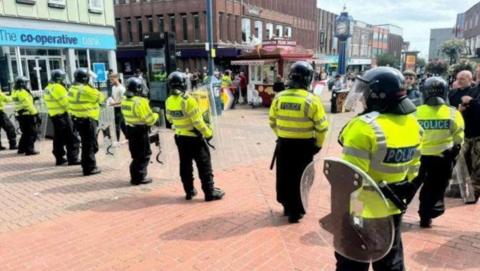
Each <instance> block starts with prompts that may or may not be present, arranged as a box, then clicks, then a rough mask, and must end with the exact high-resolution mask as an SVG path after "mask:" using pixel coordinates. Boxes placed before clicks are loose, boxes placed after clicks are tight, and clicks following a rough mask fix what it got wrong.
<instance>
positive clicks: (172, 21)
mask: <svg viewBox="0 0 480 271" xmlns="http://www.w3.org/2000/svg"><path fill="white" fill-rule="evenodd" d="M170 31H171V32H173V33H176V32H177V30H176V27H175V14H170Z"/></svg>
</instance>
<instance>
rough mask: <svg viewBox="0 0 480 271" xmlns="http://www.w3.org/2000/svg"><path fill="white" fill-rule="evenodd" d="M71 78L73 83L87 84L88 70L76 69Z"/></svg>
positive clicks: (88, 78)
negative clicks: (73, 80)
mask: <svg viewBox="0 0 480 271" xmlns="http://www.w3.org/2000/svg"><path fill="white" fill-rule="evenodd" d="M73 78H74V79H75V83H79V84H88V82H89V80H90V73H89V72H88V69H86V68H78V69H77V70H76V71H75V72H74V73H73Z"/></svg>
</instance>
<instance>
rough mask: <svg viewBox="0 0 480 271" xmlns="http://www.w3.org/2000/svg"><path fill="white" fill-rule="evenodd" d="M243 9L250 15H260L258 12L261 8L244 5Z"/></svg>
mask: <svg viewBox="0 0 480 271" xmlns="http://www.w3.org/2000/svg"><path fill="white" fill-rule="evenodd" d="M245 11H246V13H247V14H248V15H252V16H260V14H261V13H262V10H261V9H259V8H257V7H254V6H246V7H245Z"/></svg>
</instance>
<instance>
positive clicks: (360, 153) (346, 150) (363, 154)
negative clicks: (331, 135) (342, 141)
mask: <svg viewBox="0 0 480 271" xmlns="http://www.w3.org/2000/svg"><path fill="white" fill-rule="evenodd" d="M342 152H343V154H346V155H351V156H354V157H357V158H361V159H366V160H370V157H371V155H370V152H368V151H364V150H359V149H356V148H351V147H343V151H342Z"/></svg>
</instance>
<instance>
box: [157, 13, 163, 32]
mask: <svg viewBox="0 0 480 271" xmlns="http://www.w3.org/2000/svg"><path fill="white" fill-rule="evenodd" d="M157 18H158V19H157V20H158V32H160V33H163V32H165V24H164V22H163V16H162V15H159V16H157Z"/></svg>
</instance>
